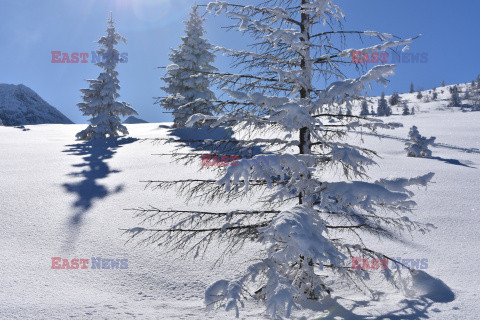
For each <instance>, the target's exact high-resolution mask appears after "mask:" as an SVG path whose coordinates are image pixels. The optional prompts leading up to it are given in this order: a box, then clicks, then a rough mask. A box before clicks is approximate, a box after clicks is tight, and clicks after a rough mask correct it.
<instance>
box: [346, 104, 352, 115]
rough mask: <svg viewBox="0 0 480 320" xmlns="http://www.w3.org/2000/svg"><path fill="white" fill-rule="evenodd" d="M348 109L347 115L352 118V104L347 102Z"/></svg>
mask: <svg viewBox="0 0 480 320" xmlns="http://www.w3.org/2000/svg"><path fill="white" fill-rule="evenodd" d="M346 108H347V113H346V115H347V116H351V115H352V103H351V102H350V101H347V103H346Z"/></svg>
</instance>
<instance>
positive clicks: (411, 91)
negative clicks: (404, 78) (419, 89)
mask: <svg viewBox="0 0 480 320" xmlns="http://www.w3.org/2000/svg"><path fill="white" fill-rule="evenodd" d="M414 92H415V86H414V85H413V82H412V83H410V93H414Z"/></svg>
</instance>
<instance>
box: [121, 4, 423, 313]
mask: <svg viewBox="0 0 480 320" xmlns="http://www.w3.org/2000/svg"><path fill="white" fill-rule="evenodd" d="M207 10H208V11H210V12H214V13H216V14H221V13H226V14H227V15H228V16H230V17H231V18H233V19H235V20H236V21H237V22H238V28H239V30H240V31H241V32H244V33H245V34H249V35H251V36H252V43H251V45H252V46H251V47H250V48H251V50H241V51H240V50H234V49H226V48H223V49H222V48H220V49H219V50H221V51H223V52H224V53H225V54H227V55H229V56H231V57H232V59H233V62H234V66H233V67H238V69H239V70H241V71H239V73H228V74H227V73H216V74H212V76H214V77H215V78H216V81H217V82H218V83H222V84H223V91H224V92H225V93H226V94H227V95H228V98H225V100H222V101H221V102H218V103H217V104H219V105H222V106H228V107H229V108H228V110H230V111H228V112H226V113H225V114H223V115H222V116H211V115H209V114H206V115H204V114H196V115H193V116H192V117H190V119H189V121H188V122H187V125H189V126H193V125H195V124H196V123H200V124H203V123H205V122H208V123H210V126H212V127H219V126H222V127H232V128H234V129H235V130H234V132H235V133H236V135H237V136H236V137H235V138H236V139H235V140H216V141H215V140H214V141H212V140H210V141H200V140H199V141H194V140H190V141H189V142H191V143H193V142H196V143H198V144H201V145H203V146H205V147H207V146H208V147H212V149H213V151H212V152H215V150H216V148H215V147H220V148H225V146H228V145H229V144H231V145H235V148H238V146H239V145H241V146H243V147H245V148H251V147H255V148H259V147H261V148H262V152H260V153H257V154H252V155H251V156H246V157H244V158H242V159H241V160H239V161H237V163H236V165H235V166H229V167H227V168H219V171H218V174H219V176H218V177H217V178H216V179H198V178H195V179H183V178H179V179H178V180H166V181H150V183H151V184H152V186H155V187H157V188H161V189H162V188H175V187H177V188H178V189H177V190H179V191H181V192H183V193H181V194H183V195H186V196H187V198H188V199H190V200H191V201H194V200H195V199H196V200H197V201H199V202H195V206H196V205H198V206H200V208H198V209H197V208H196V207H195V206H194V205H193V204H192V203H190V205H189V207H188V209H186V210H185V209H184V208H175V209H171V208H169V209H166V208H165V209H163V208H147V209H141V208H140V209H138V210H137V213H138V214H139V215H140V216H141V217H143V219H142V220H143V221H146V222H147V223H148V222H151V223H152V224H153V227H150V226H148V227H147V226H141V227H137V228H133V229H131V230H130V231H131V232H132V233H133V234H134V235H135V236H136V237H140V238H141V239H143V240H144V241H147V242H153V243H155V244H161V245H166V246H171V248H172V249H174V250H176V249H182V248H183V249H185V248H187V250H188V251H190V252H194V253H196V254H198V255H201V254H202V252H203V253H204V252H206V251H205V250H208V246H209V245H210V244H214V246H215V249H217V248H218V247H224V248H226V251H225V252H224V253H225V254H235V253H237V252H238V250H239V248H240V247H242V246H243V245H244V244H245V243H247V242H250V241H254V242H257V243H259V245H261V246H262V247H263V249H264V250H262V251H261V252H260V253H258V255H257V256H255V257H252V259H248V260H249V261H250V262H249V263H251V264H250V265H249V266H248V267H247V268H246V269H245V270H244V272H242V273H241V274H239V275H238V277H236V278H234V279H224V280H219V281H217V282H215V283H214V284H213V285H211V286H210V287H209V288H208V289H207V291H206V293H205V298H206V304H207V305H208V306H209V307H214V306H223V307H225V308H226V310H232V311H235V312H236V314H237V316H238V314H239V308H240V307H241V306H242V305H243V302H244V301H243V300H244V298H245V297H247V296H248V297H253V298H255V299H258V300H261V301H264V302H265V305H266V308H267V311H268V312H269V313H270V314H271V315H272V317H273V318H275V319H277V318H279V317H283V316H287V317H288V316H289V315H290V313H291V311H292V310H293V309H294V308H296V307H298V306H300V304H301V303H303V302H306V301H308V300H309V299H321V298H322V297H325V296H328V295H329V294H330V293H331V292H332V290H334V289H335V286H340V287H343V288H345V287H348V286H351V287H352V288H353V287H355V288H364V289H365V292H367V293H370V294H373V292H372V291H370V290H369V289H368V285H366V283H365V281H366V279H368V277H369V276H371V277H375V276H376V275H378V276H381V277H385V279H387V281H391V282H392V284H395V285H397V286H399V287H404V285H405V282H403V281H402V280H400V278H399V277H398V273H397V272H401V270H390V269H386V270H382V273H375V274H374V273H369V272H368V270H356V269H352V268H351V267H350V264H351V258H352V257H355V256H362V257H364V258H374V259H390V258H389V257H387V256H385V255H383V254H382V253H380V252H378V251H376V250H374V249H373V248H370V247H367V246H366V244H365V243H364V242H363V241H362V240H361V235H362V234H363V235H365V234H371V235H375V236H378V237H380V238H388V239H393V238H394V237H395V234H396V232H397V231H398V232H400V230H404V229H405V230H413V229H417V230H422V231H425V230H426V229H428V227H426V226H424V225H422V224H419V223H416V222H413V221H412V220H410V219H409V218H407V217H406V216H404V215H406V214H408V213H409V212H411V211H412V210H413V208H414V206H415V203H414V202H413V201H412V199H411V197H412V195H413V193H412V192H411V191H410V190H407V188H408V187H409V186H414V185H423V186H425V185H427V183H428V182H429V180H430V179H431V178H432V176H433V173H430V174H427V175H425V176H421V177H417V178H411V179H406V178H397V179H379V180H377V181H366V178H367V171H366V170H367V168H368V167H369V166H371V165H374V164H375V161H374V160H373V157H374V154H375V153H374V151H372V150H368V149H366V148H364V147H362V146H356V145H352V144H350V143H348V142H346V141H345V140H344V138H345V136H346V135H347V134H348V131H349V130H359V129H368V128H370V129H374V128H377V127H383V128H393V127H396V126H397V125H395V124H386V123H383V122H382V121H380V120H378V119H360V118H358V117H356V116H347V115H343V116H342V117H343V118H342V119H339V118H340V116H339V115H338V114H336V112H335V111H336V110H338V107H339V106H340V105H343V104H344V103H346V102H347V101H351V100H352V99H353V98H352V97H359V96H362V95H363V93H364V91H365V90H366V88H367V87H368V84H369V83H371V82H373V81H376V82H379V83H380V84H383V85H386V84H387V80H386V77H387V76H389V75H392V74H393V71H394V69H395V67H396V66H394V65H377V66H375V67H373V68H372V69H371V70H369V71H368V72H366V73H364V74H362V75H361V76H359V77H358V78H354V79H346V78H345V77H344V76H343V73H342V70H341V68H340V67H341V66H348V65H350V63H351V59H352V52H353V51H354V50H353V49H345V48H343V47H341V46H342V44H343V43H344V42H343V40H344V38H345V37H348V36H349V35H352V34H354V35H360V36H362V37H363V36H367V37H371V36H373V37H375V38H378V39H380V41H382V43H381V44H379V45H376V46H374V47H373V48H375V50H380V51H382V50H386V49H387V48H391V47H396V46H404V45H407V44H409V43H411V42H412V41H413V39H407V40H399V41H394V40H392V39H391V38H392V36H391V35H390V34H386V33H379V32H373V31H351V30H348V31H343V30H342V29H341V28H337V27H336V26H338V24H339V23H341V22H342V21H343V12H342V11H341V9H340V8H339V7H338V6H336V5H335V4H334V3H333V1H319V0H291V1H277V0H265V1H262V4H261V5H258V6H254V5H242V4H240V3H239V2H238V1H235V3H229V2H228V1H217V2H211V3H210V4H209V5H208V6H207ZM246 41H247V39H245V40H244V42H246ZM358 50H359V51H361V52H370V51H371V50H372V49H371V48H365V49H358ZM332 74H334V75H336V77H337V78H336V79H335V80H336V81H334V82H331V83H330V84H329V85H328V86H327V87H319V81H316V80H315V79H318V77H319V76H320V77H323V78H324V79H325V80H327V81H331V80H328V79H330V77H331V75H332ZM385 102H386V101H385ZM260 137H261V138H260ZM167 142H174V143H182V141H178V140H177V141H172V140H167ZM183 142H184V141H183ZM197 155H198V153H197V154H193V155H192V157H195V156H197ZM336 169H340V170H336ZM332 172H336V173H338V172H340V173H341V174H343V179H340V180H339V179H335V180H334V181H332V180H331V173H332ZM246 199H248V203H245V201H244V200H246ZM218 201H220V202H223V201H229V202H232V201H233V202H235V203H234V204H235V206H232V209H228V207H227V206H225V205H224V204H221V205H217V203H218ZM211 202H213V203H215V204H212V203H211ZM202 205H203V206H202ZM222 208H226V209H222ZM397 214H400V215H397ZM145 218H146V219H145ZM158 226H162V227H161V228H159V227H158ZM142 237H143V238H142ZM217 241H220V245H218V242H217ZM402 275H403V276H406V277H407V278H408V274H407V275H405V274H404V273H402ZM402 279H405V278H402ZM336 280H338V281H336ZM332 286H333V287H332Z"/></svg>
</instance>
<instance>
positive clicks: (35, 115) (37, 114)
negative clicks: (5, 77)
mask: <svg viewBox="0 0 480 320" xmlns="http://www.w3.org/2000/svg"><path fill="white" fill-rule="evenodd" d="M0 119H1V120H0V123H1V122H3V124H4V125H5V126H18V125H28V124H41V123H59V124H71V123H73V122H72V121H71V120H70V119H68V118H67V117H66V116H64V115H63V114H62V113H61V112H60V111H58V110H57V109H55V108H54V107H52V106H51V105H49V104H48V103H47V102H46V101H45V100H43V99H42V98H40V96H39V95H38V94H36V93H35V92H34V91H33V90H32V89H30V88H29V87H27V86H24V85H23V84H19V85H14V84H0Z"/></svg>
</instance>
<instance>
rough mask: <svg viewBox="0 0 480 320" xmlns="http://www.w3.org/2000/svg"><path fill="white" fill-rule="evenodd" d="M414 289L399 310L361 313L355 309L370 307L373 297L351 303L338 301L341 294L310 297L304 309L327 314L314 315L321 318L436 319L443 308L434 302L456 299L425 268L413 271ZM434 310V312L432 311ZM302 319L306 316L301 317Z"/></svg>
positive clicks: (366, 319)
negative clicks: (368, 313)
mask: <svg viewBox="0 0 480 320" xmlns="http://www.w3.org/2000/svg"><path fill="white" fill-rule="evenodd" d="M413 289H414V290H415V292H416V295H417V297H416V298H413V299H403V300H401V301H400V307H399V308H398V309H396V310H393V311H390V312H387V313H384V314H376V315H362V314H358V313H355V309H357V308H362V307H367V306H369V305H370V304H371V302H370V301H367V300H365V301H355V300H348V301H349V302H350V303H345V304H348V305H349V306H348V307H344V306H343V305H342V304H340V303H339V300H342V299H341V298H332V297H327V298H325V299H323V300H321V301H308V302H307V303H305V304H304V305H303V307H304V308H305V309H310V310H312V311H317V312H323V313H324V315H323V316H320V317H318V318H316V317H314V318H313V319H318V320H320V319H322V320H387V319H388V320H417V319H434V318H435V313H439V312H441V311H440V310H439V309H438V308H434V309H432V307H433V306H434V305H435V304H438V303H449V302H452V301H454V300H455V294H454V293H453V291H452V290H451V289H450V288H449V287H448V286H447V285H446V284H445V283H444V282H443V281H442V280H440V279H438V278H434V277H432V276H430V275H429V274H427V273H426V272H424V271H415V274H414V275H413ZM352 302H353V303H352ZM431 312H434V313H433V314H432V313H431ZM299 319H302V320H303V319H306V318H305V317H301V318H299Z"/></svg>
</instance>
